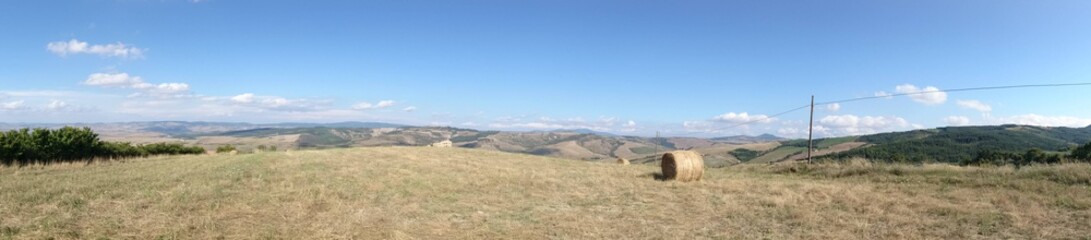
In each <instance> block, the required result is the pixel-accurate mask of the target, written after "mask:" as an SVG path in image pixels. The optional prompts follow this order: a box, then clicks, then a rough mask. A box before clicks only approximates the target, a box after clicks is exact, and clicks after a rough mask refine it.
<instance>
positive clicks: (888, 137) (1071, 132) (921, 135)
mask: <svg viewBox="0 0 1091 240" xmlns="http://www.w3.org/2000/svg"><path fill="white" fill-rule="evenodd" d="M1088 142H1091V126H1089V127H1085V128H1067V127H1039V126H1024V125H1001V126H968V127H944V128H936V129H924V130H913V131H906V132H894V133H880V134H872V135H864V136H851V137H840V138H829V139H816V140H815V146H816V152H815V153H813V155H814V156H817V157H819V158H820V159H849V158H866V159H871V160H874V161H893V162H918V163H919V162H948V163H958V162H961V161H965V160H970V159H972V158H974V157H975V156H976V155H977V154H978V152H980V151H984V150H989V151H995V152H1006V153H1023V152H1026V151H1028V150H1031V149H1040V150H1044V151H1047V152H1066V151H1068V150H1069V149H1070V148H1072V147H1075V146H1077V145H1081V144H1086V143H1088ZM806 149H807V142H806V140H789V141H784V142H782V145H781V146H780V147H777V148H775V149H772V150H769V151H763V152H760V154H758V155H759V156H757V157H756V158H754V159H752V160H750V161H752V162H755V163H760V162H778V161H788V160H800V159H804V158H805V157H806Z"/></svg>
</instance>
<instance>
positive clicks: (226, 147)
mask: <svg viewBox="0 0 1091 240" xmlns="http://www.w3.org/2000/svg"><path fill="white" fill-rule="evenodd" d="M231 151H236V149H235V146H231V144H228V145H223V146H220V147H217V148H216V153H229V152H231Z"/></svg>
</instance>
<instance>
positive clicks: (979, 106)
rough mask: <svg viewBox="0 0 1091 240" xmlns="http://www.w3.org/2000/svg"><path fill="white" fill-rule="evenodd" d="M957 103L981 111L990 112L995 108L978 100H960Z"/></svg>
mask: <svg viewBox="0 0 1091 240" xmlns="http://www.w3.org/2000/svg"><path fill="white" fill-rule="evenodd" d="M956 103H957V104H958V106H959V107H962V108H969V109H973V110H977V111H978V112H981V113H989V112H991V111H992V110H993V108H992V106H989V105H988V104H985V103H983V102H981V101H978V100H958V101H957V102H956Z"/></svg>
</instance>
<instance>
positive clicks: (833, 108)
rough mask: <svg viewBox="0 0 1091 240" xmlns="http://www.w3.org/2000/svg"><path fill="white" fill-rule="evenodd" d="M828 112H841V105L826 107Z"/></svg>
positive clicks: (833, 104) (832, 104) (834, 104)
mask: <svg viewBox="0 0 1091 240" xmlns="http://www.w3.org/2000/svg"><path fill="white" fill-rule="evenodd" d="M826 110H828V111H830V112H836V111H840V110H841V104H839V103H831V104H828V105H826Z"/></svg>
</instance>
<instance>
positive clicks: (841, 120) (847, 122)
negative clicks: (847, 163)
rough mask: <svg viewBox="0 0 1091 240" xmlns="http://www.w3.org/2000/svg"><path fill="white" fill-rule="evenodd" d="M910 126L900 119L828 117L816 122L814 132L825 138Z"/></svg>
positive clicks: (850, 116) (900, 128)
mask: <svg viewBox="0 0 1091 240" xmlns="http://www.w3.org/2000/svg"><path fill="white" fill-rule="evenodd" d="M911 126H913V125H912V124H910V123H909V121H906V120H905V119H904V118H900V117H886V116H863V117H860V116H856V115H830V116H826V117H823V118H822V119H819V120H818V122H817V125H816V126H815V132H816V133H822V134H824V135H826V136H844V135H860V134H871V133H877V132H884V131H894V130H903V129H906V128H909V127H911Z"/></svg>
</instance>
